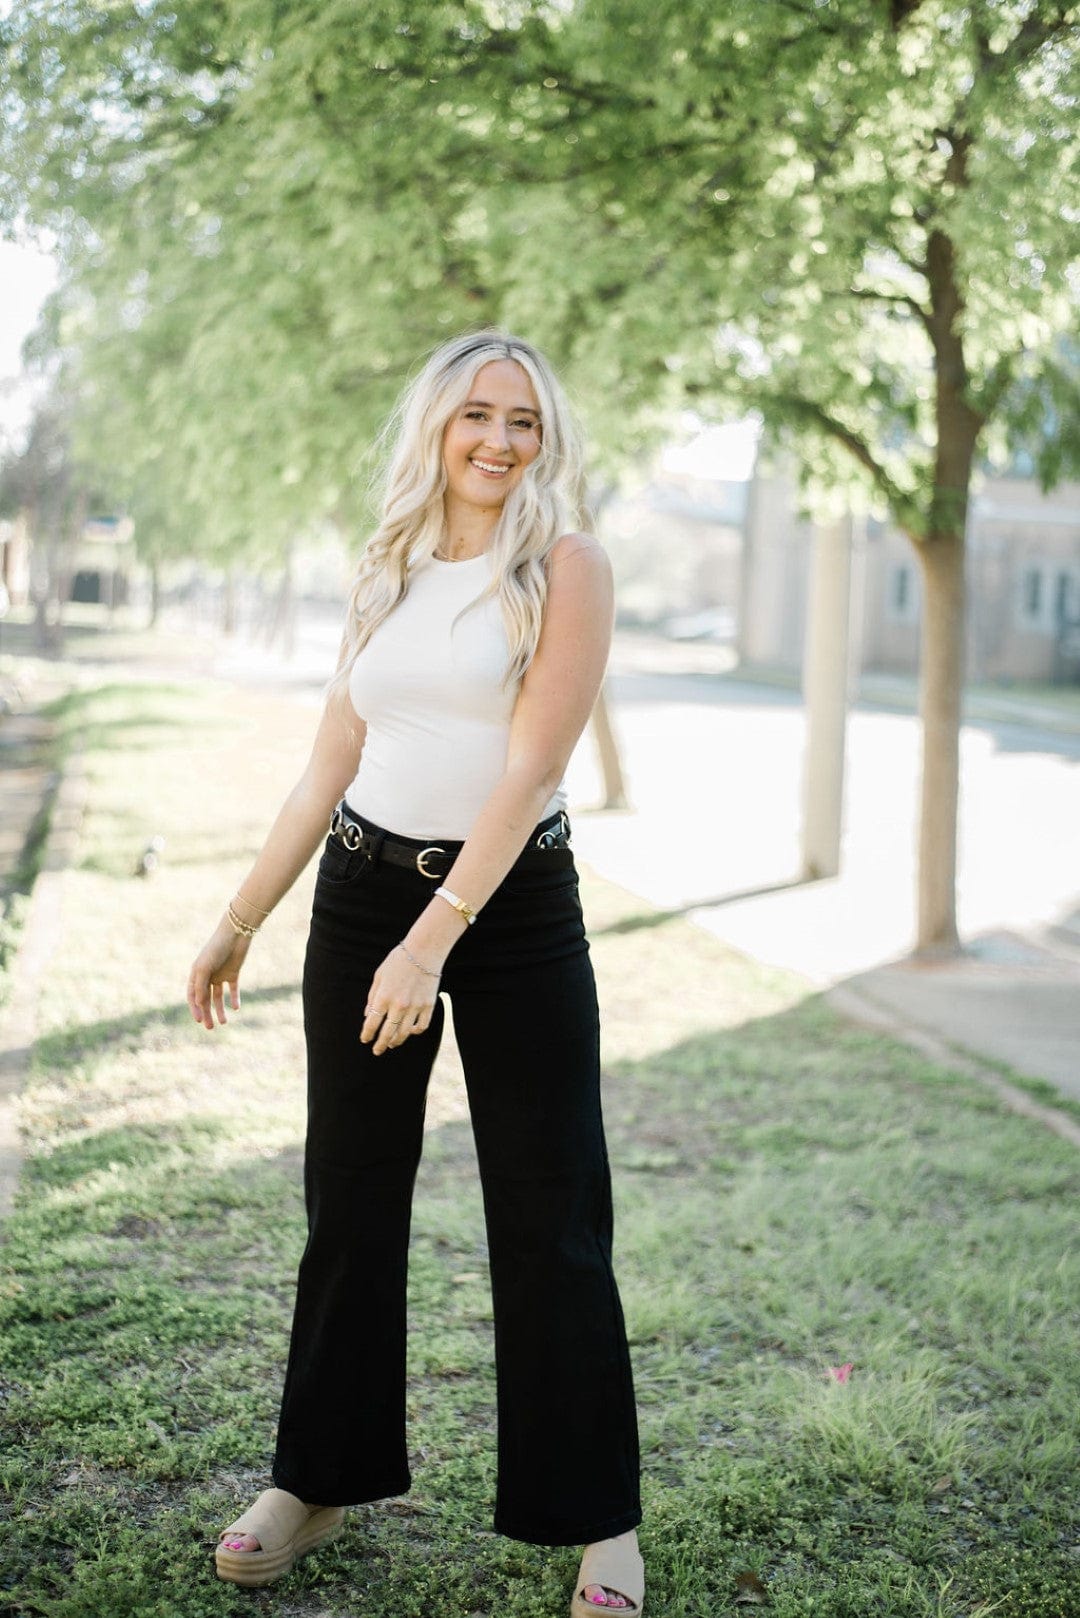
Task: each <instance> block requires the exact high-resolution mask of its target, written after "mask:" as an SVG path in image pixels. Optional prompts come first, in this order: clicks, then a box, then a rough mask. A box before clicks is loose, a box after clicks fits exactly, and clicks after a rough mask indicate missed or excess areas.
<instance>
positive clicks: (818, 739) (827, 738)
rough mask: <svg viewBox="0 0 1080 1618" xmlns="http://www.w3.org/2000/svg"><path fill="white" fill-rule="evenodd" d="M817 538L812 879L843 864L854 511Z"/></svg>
mask: <svg viewBox="0 0 1080 1618" xmlns="http://www.w3.org/2000/svg"><path fill="white" fill-rule="evenodd" d="M813 544H814V554H813V562H812V566H811V574H810V599H809V603H808V609H807V626H806V651H805V655H804V658H803V699H804V701H805V704H806V755H805V763H804V771H803V822H802V872H801V875H802V878H803V880H804V881H813V880H814V879H815V878H817V877H826V876H836V875H838V874H839V871H840V833H841V828H842V820H843V801H844V739H845V732H846V728H847V702H848V668H849V661H848V637H849V628H850V620H851V518H850V516H846V517H843V518H841V519H840V520H839V521H837V522H830V523H818V524H815V526H814V540H813Z"/></svg>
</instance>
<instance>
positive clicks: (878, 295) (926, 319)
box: [827, 287, 930, 333]
mask: <svg viewBox="0 0 1080 1618" xmlns="http://www.w3.org/2000/svg"><path fill="white" fill-rule="evenodd" d="M827 295H828V294H827ZM832 296H833V297H838V298H862V299H864V300H865V301H866V302H867V303H891V304H895V305H896V306H897V307H898V308H904V309H910V310H911V313H912V314H913V315H916V316H917V317H918V319H919V321H920V322H921V324H922V325H923V326H924V327H925V328H926V331H927V333H929V332H930V314H929V311H928V310H926V309H924V308H923V306H922V304H921V303H920V302H919V300H918V298H913V297H911V295H910V294H909V293H907V292H875V291H874V290H873V289H872V288H871V287H848V288H847V290H846V291H844V292H836V293H833V294H832Z"/></svg>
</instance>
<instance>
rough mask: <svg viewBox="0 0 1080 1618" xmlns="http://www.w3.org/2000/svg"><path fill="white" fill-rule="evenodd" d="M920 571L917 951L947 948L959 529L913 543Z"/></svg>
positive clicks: (952, 947) (952, 898)
mask: <svg viewBox="0 0 1080 1618" xmlns="http://www.w3.org/2000/svg"><path fill="white" fill-rule="evenodd" d="M916 549H917V551H918V555H919V560H920V562H921V563H922V574H923V630H922V656H921V660H920V670H919V714H920V717H921V719H922V747H923V769H922V794H921V802H920V807H919V881H918V925H917V932H916V951H917V953H918V954H920V955H953V954H955V953H956V952H957V951H958V949H959V947H960V938H959V934H958V932H957V927H956V834H957V814H958V810H959V804H960V698H961V692H962V689H963V679H964V534H963V530H960V531H959V532H953V533H951V534H938V535H936V536H935V537H934V538H933V539H930V540H926V541H924V542H923V543H922V544H921V545H917V546H916Z"/></svg>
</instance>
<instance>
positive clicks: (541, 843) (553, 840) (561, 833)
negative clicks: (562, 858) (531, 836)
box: [534, 809, 570, 849]
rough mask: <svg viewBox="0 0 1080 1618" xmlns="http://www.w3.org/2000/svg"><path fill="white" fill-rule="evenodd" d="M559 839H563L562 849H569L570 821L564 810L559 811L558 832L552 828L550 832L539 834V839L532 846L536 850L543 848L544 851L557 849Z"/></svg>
mask: <svg viewBox="0 0 1080 1618" xmlns="http://www.w3.org/2000/svg"><path fill="white" fill-rule="evenodd" d="M560 837H561V838H562V839H563V842H562V846H563V847H564V848H569V846H570V821H569V819H568V818H567V814H566V810H565V809H560V810H559V829H558V831H556V830H555V829H554V828H552V829H551V830H550V831H542V832H541V833H540V835H539V837H538V838H537V839H536V842H535V845H534V846H535V847H536V848H545V849H551V848H558V847H559V838H560Z"/></svg>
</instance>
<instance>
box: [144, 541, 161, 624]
mask: <svg viewBox="0 0 1080 1618" xmlns="http://www.w3.org/2000/svg"><path fill="white" fill-rule="evenodd" d="M160 616H161V563H160V562H159V561H158V560H157V558H156V557H155V559H154V560H153V561H152V562H151V563H150V621H149V623H148V624H147V628H148V629H156V628H157V621H158V618H159V617H160Z"/></svg>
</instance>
